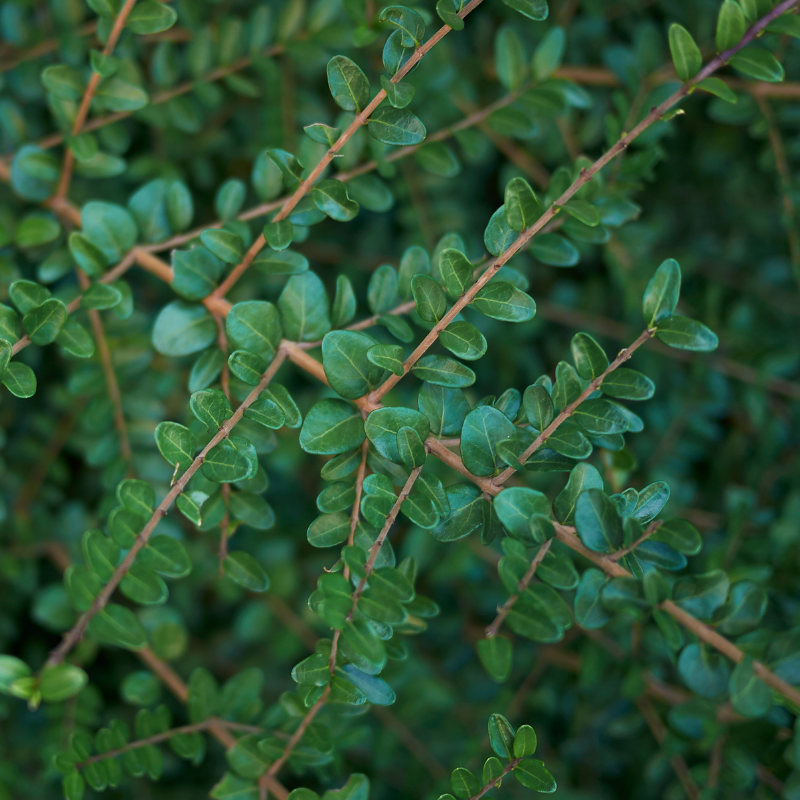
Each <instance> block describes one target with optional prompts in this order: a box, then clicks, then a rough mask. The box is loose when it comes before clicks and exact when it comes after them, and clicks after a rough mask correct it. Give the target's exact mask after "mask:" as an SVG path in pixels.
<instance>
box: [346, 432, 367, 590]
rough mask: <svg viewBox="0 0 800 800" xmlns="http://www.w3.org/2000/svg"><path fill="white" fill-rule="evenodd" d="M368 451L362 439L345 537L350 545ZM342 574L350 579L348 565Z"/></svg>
mask: <svg viewBox="0 0 800 800" xmlns="http://www.w3.org/2000/svg"><path fill="white" fill-rule="evenodd" d="M368 453H369V439H366V438H365V439H364V443H363V444H362V445H361V463H359V465H358V472H357V473H356V499H355V501H354V502H353V510H352V512H351V513H350V535H349V536H348V537H347V544H348V545H352V544H353V541H354V540H355V536H356V528H357V527H358V514H359V510H360V509H361V492H362V491H363V490H364V478H365V477H366V474H367V454H368ZM343 574H344V577H345V580H349V579H350V567H348V566H347V565H346V564H345V567H344V570H343Z"/></svg>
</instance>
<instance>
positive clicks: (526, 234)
mask: <svg viewBox="0 0 800 800" xmlns="http://www.w3.org/2000/svg"><path fill="white" fill-rule="evenodd" d="M796 3H797V0H783V2H781V3H779V4H778V5H777V6H775V8H773V9H772V11H770V12H769V13H768V14H766V15H765V16H764V17H762V18H761V19H760V20H759V21H758V22H756V23H755V24H754V25H752V26H751V27H750V28H749V29H748V30H747V32H746V33H745V34H744V36H743V37H742V39H741V40H740V41H739V42H738V44H736V45H734V46H733V47H731V48H729V49H728V50H726V51H724V52H723V53H720V54H719V55H717V56H715V57H714V58H713V59H712V60H711V61H710V62H709V63H708V64H707V65H706V66H705V67H703V68H702V69H701V70H700V71H699V72H698V73H697V75H695V76H694V77H693V78H692V79H691V80H689V81H687V82H686V83H684V84H682V85H681V86H680V87H679V88H678V89H677V90H676V91H675V92H673V93H672V94H671V95H670V96H669V97H668V98H667V99H666V100H664V101H663V102H662V103H660V104H659V105H657V106H654V107H653V108H651V109H650V112H649V113H648V114H647V115H646V116H645V117H644V118H643V119H642V120H641V122H639V123H638V124H637V125H636V126H634V128H633V129H632V130H631V131H630V132H629V133H626V134H625V135H624V136H622V137H621V138H620V139H619V141H617V143H616V144H615V145H614V146H613V147H611V148H610V149H609V150H607V151H606V152H605V153H604V154H603V155H602V156H601V157H600V158H599V159H598V160H597V161H595V162H594V163H593V164H592V165H591V166H590V167H586V168H583V169H581V171H580V175H579V176H578V178H577V179H576V180H575V181H573V183H572V184H571V185H570V186H569V188H568V189H567V190H566V191H565V192H564V193H563V194H562V195H561V196H560V197H559V198H558V199H557V200H556V201H555V202H554V203H553V204H552V205H551V206H550V207H549V208H548V209H547V210H546V211H545V212H544V213H543V214H542V215H541V216H540V217H539V219H538V220H537V221H536V222H535V223H534V224H533V225H531V226H530V227H529V228H527V229H526V230H525V231H523V232H522V233H521V234H520V235H519V236H518V237H517V238H516V239H515V241H514V242H513V243H512V244H511V245H510V246H509V247H508V248H507V249H506V250H505V251H504V252H503V253H502V254H501V255H500V256H498V257H497V258H496V259H494V261H492V263H491V264H490V265H489V267H488V268H487V269H486V271H485V272H484V273H483V275H481V276H480V278H478V280H477V281H475V283H474V284H473V285H472V286H471V287H470V288H469V289H468V290H467V291H466V292H465V293H464V294H462V295H461V297H459V298H458V300H456V302H455V303H454V304H453V306H452V307H451V308H450V310H449V311H447V313H445V315H444V316H443V317H442V318H441V319H440V320H439V321H438V322H437V323H436V325H434V327H433V328H432V330H431V331H430V332H429V333H428V335H427V336H425V338H424V339H423V340H422V342H421V343H420V344H419V345H418V346H417V347H416V349H415V350H414V352H413V353H411V355H410V356H409V357H408V358H407V359H406V360H405V362H404V363H403V373H402V374H401V375H394V374H392V375H390V376H389V378H388V379H387V380H386V381H385V382H384V383H383V384H382V385H381V386H379V387H378V388H377V389H376V390H375V391H374V392H372V394H371V395H370V399H371V400H372V401H373V402H377V401H379V400H380V399H381V398H382V397H383V396H384V395H385V394H386V393H387V392H388V391H389V390H390V389H392V387H394V386H395V385H396V384H397V382H398V381H400V380H401V379H402V377H403V376H404V375H407V374H408V372H409V371H410V370H411V368H412V367H413V366H414V364H416V363H417V361H418V360H419V359H420V358H421V357H422V356H423V355H424V354H425V353H426V352H427V351H428V349H429V348H430V347H431V346H432V345H433V344H434V343H435V342H436V341H437V340H438V338H439V335H440V334H441V332H442V331H443V330H444V329H445V328H446V327H447V326H448V325H449V324H450V323H451V322H452V321H453V320H454V319H455V318H456V316H458V314H460V313H461V311H462V309H463V308H464V307H465V306H467V305H469V304H470V303H471V302H472V301H473V300H474V299H475V296H476V295H477V294H478V292H479V291H480V290H481V289H482V288H483V287H484V286H485V285H486V284H487V283H488V282H489V281H490V280H491V279H492V278H493V277H494V276H495V274H497V272H498V270H499V269H500V268H501V267H502V266H503V265H504V264H506V263H507V262H508V261H509V260H510V259H511V258H512V257H513V256H514V255H516V254H517V253H518V252H519V251H520V250H522V249H523V248H524V247H525V246H527V244H528V243H529V242H530V240H531V239H532V238H533V237H534V236H535V235H536V234H537V233H539V232H540V231H541V230H542V229H543V228H544V226H545V225H547V223H548V222H550V220H552V219H553V217H554V216H555V215H556V214H557V213H558V210H559V208H560V207H561V206H564V205H566V204H567V203H568V202H569V201H570V200H571V199H572V197H574V195H575V194H576V193H577V192H578V191H579V190H580V189H581V188H582V187H583V186H585V185H586V184H587V183H588V182H589V181H591V180H592V178H594V176H595V175H596V174H597V173H598V172H599V171H600V170H601V169H602V168H603V167H605V166H606V165H607V164H609V163H610V162H611V161H613V159H614V158H616V157H617V156H618V155H619V154H620V153H622V152H624V150H625V149H626V148H627V147H628V145H630V144H631V142H633V141H634V140H635V139H636V138H638V137H639V136H640V135H641V134H642V133H643V132H644V131H645V130H646V129H647V128H649V127H650V125H652V124H653V123H654V122H657V121H658V120H659V119H660V118H661V117H662V116H663V115H664V114H665V113H666V112H667V111H668V110H669V109H670V108H672V106H674V105H675V104H676V103H678V102H679V101H680V100H682V99H683V98H684V97H686V95H688V94H689V92H690V91H691V90H692V89H693V88H694V86H695V85H696V84H697V83H699V82H700V81H701V80H703V79H705V78H707V77H708V76H709V75H711V74H713V73H714V72H715V71H716V70H717V69H719V68H720V67H722V66H724V65H725V63H727V61H728V60H729V59H730V58H731V57H732V56H733V55H735V54H736V53H737V52H738V51H739V50H741V49H742V48H743V47H745V46H746V45H748V44H749V43H750V42H751V41H753V39H755V38H756V36H757V35H758V34H759V33H760V32H761V31H762V30H763V29H764V28H765V27H766V26H767V25H768V24H769V23H770V22H771V21H772V20H773V19H775V18H776V17H778V16H780V15H781V14H782V13H783V12H784V11H787V10H788V9H789V8H791V7H792V6H794V5H795V4H796Z"/></svg>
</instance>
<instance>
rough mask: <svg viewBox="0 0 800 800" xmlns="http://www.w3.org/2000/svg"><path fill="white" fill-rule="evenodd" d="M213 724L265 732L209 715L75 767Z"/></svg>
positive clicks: (193, 731)
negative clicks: (206, 717) (204, 718)
mask: <svg viewBox="0 0 800 800" xmlns="http://www.w3.org/2000/svg"><path fill="white" fill-rule="evenodd" d="M214 725H220V726H222V727H224V728H228V729H229V730H233V731H237V730H238V731H246V732H247V733H266V731H265V730H264V729H263V728H259V727H258V726H256V725H245V724H244V723H241V722H229V721H228V720H225V719H220V718H219V717H209V718H208V719H206V720H203V721H202V722H196V723H194V724H193V725H181V726H180V727H179V728H172V729H171V730H168V731H164V732H163V733H157V734H155V735H153V736H149V737H148V738H147V739H139V740H137V741H135V742H129V743H128V744H126V745H125V746H124V747H118V748H117V749H116V750H107V751H106V752H105V753H98V754H97V755H94V756H90V757H89V758H87V759H86V761H81V762H80V763H78V764H76V765H75V768H76V769H83V768H84V767H87V766H89V764H94V763H96V762H98V761H104V760H105V759H107V758H115V757H116V756H121V755H124V754H125V753H127V752H129V751H130V750H137V749H138V748H141V747H149V746H150V745H153V744H160V743H161V742H166V741H168V740H169V739H171V738H172V737H173V736H180V735H181V734H184V733H199V732H201V731H207V730H208V729H209V728H211V727H213V726H214Z"/></svg>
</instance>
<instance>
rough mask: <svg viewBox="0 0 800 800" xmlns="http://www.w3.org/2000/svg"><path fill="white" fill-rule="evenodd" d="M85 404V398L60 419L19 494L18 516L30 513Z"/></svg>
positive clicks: (16, 507) (17, 501)
mask: <svg viewBox="0 0 800 800" xmlns="http://www.w3.org/2000/svg"><path fill="white" fill-rule="evenodd" d="M84 404H85V400H83V401H81V402H80V407H79V408H78V409H76V410H73V411H68V412H67V413H66V414H64V415H63V416H62V417H61V419H60V420H59V421H58V425H56V429H55V432H54V433H53V436H52V437H51V439H50V441H49V442H48V443H47V446H46V447H45V449H44V452H43V454H42V458H40V459H39V461H38V462H37V463H36V466H35V467H34V468H33V469H32V470H31V471H30V472H29V473H28V478H27V480H26V481H25V483H24V485H23V486H22V489H20V491H19V494H18V495H17V500H16V502H15V503H14V513H15V514H17V515H18V516H20V517H26V516H27V515H28V509H29V507H30V505H31V503H32V502H33V501H34V500H35V499H36V496H37V495H38V494H39V490H40V489H41V488H42V484H43V483H44V480H45V478H46V477H47V473H48V472H49V471H50V467H52V466H53V463H54V462H55V460H56V459H57V458H58V455H59V453H60V452H61V451H62V450H63V449H64V445H65V444H66V443H67V440H68V439H69V437H70V434H71V433H72V429H73V428H74V427H75V422H76V420H77V418H78V414H79V413H80V411H81V410H82V408H83V405H84Z"/></svg>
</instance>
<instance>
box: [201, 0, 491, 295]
mask: <svg viewBox="0 0 800 800" xmlns="http://www.w3.org/2000/svg"><path fill="white" fill-rule="evenodd" d="M482 2H483V0H471V2H469V3H467V5H466V6H464V8H463V9H462V10H461V11H459V12H458V16H459V17H460V18H461V19H464V17H466V16H467V14H469V13H470V12H471V11H473V10H474V9H476V8H477V7H478V6H479V5H480V4H481V3H482ZM450 31H451V28H450V26H449V25H443V26H442V27H441V28H439V30H438V31H436V33H435V34H434V35H433V36H431V38H430V39H428V41H427V42H425V44H423V45H422V46H421V47H418V48H417V49H416V50H415V51H414V52H413V53H412V54H411V57H410V58H409V59H408V61H406V62H405V64H404V65H403V66H402V67H401V68H400V69H399V70H398V71H397V73H396V74H395V75H394V76H393V77H392V83H399V82H400V81H401V80H402V79H403V78H404V77H405V76H406V75H408V73H409V72H410V71H411V70H412V69H413V68H414V67H415V66H416V65H417V64H418V63H419V62H420V61H421V60H422V58H423V57H424V56H425V55H426V54H427V53H428V51H429V50H430V49H431V48H432V47H434V46H435V45H436V44H437V43H438V42H439V41H441V40H442V39H443V38H444V37H445V36H446V35H447V34H448V33H450ZM385 99H386V90H385V89H381V90H380V91H379V92H378V93H377V94H376V95H375V97H374V98H373V99H372V100H371V101H370V102H369V103H368V104H367V106H366V108H364V110H363V111H361V112H360V113H359V114H357V115H356V118H355V119H354V120H353V121H352V122H351V123H350V125H349V126H348V127H347V129H346V130H345V131H344V133H342V135H341V136H340V137H339V138H338V139H337V140H336V142H334V144H333V145H332V146H331V147H330V149H329V150H328V151H327V152H326V153H325V155H324V156H323V157H322V158H321V159H320V161H319V163H318V164H317V165H316V166H315V167H314V169H313V170H311V172H310V173H309V175H308V177H307V178H305V179H304V180H303V181H301V183H300V185H299V186H298V187H297V189H295V191H294V194H292V196H291V197H290V198H289V199H288V200H287V201H286V202H285V203H284V205H283V207H282V208H281V210H280V211H279V212H278V213H277V214H276V215H275V219H274V221H275V222H280V221H281V220H284V219H286V218H287V217H288V216H289V215H290V214H291V213H292V211H293V210H294V208H295V206H296V205H297V204H298V203H299V202H300V200H302V199H303V197H305V195H306V194H307V193H308V192H309V191H310V190H311V188H312V186H313V185H314V184H315V183H316V181H317V179H318V178H319V177H320V175H322V173H323V172H324V171H325V170H326V169H327V167H328V164H330V163H331V161H333V159H334V157H335V156H336V154H337V153H338V152H339V151H340V150H341V149H342V147H344V146H345V144H347V142H348V141H349V140H350V139H351V138H352V137H353V135H354V134H355V133H356V131H358V130H359V129H360V128H361V127H362V126H363V125H365V124H366V123H367V121H368V120H369V118H370V116H371V115H372V113H373V112H374V111H375V109H377V108H378V106H379V105H380V104H381V103H382V102H383V101H384V100H385ZM266 243H267V240H266V239H265V238H264V234H263V233H262V234H260V235H259V237H258V238H257V239H256V240H255V242H253V244H252V245H251V247H250V249H249V250H248V251H247V253H246V255H245V257H244V258H243V259H242V261H241V262H240V263H239V264H237V265H236V266H235V267H234V268H233V269H232V270H231V272H230V273H229V274H228V276H227V277H226V278H225V280H224V281H223V282H222V283H221V284H220V285H219V286H218V287H217V288H216V289H215V290H214V292H213V295H214V296H215V297H224V296H225V295H226V294H227V293H228V292H229V291H230V290H231V289H232V288H233V286H234V284H235V283H236V281H238V280H239V278H240V277H241V276H242V275H243V274H244V272H245V271H246V270H247V268H248V267H249V266H250V264H251V263H252V262H253V259H254V258H255V257H256V255H257V254H258V253H259V252H260V251H261V249H262V248H263V247H264V245H266Z"/></svg>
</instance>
